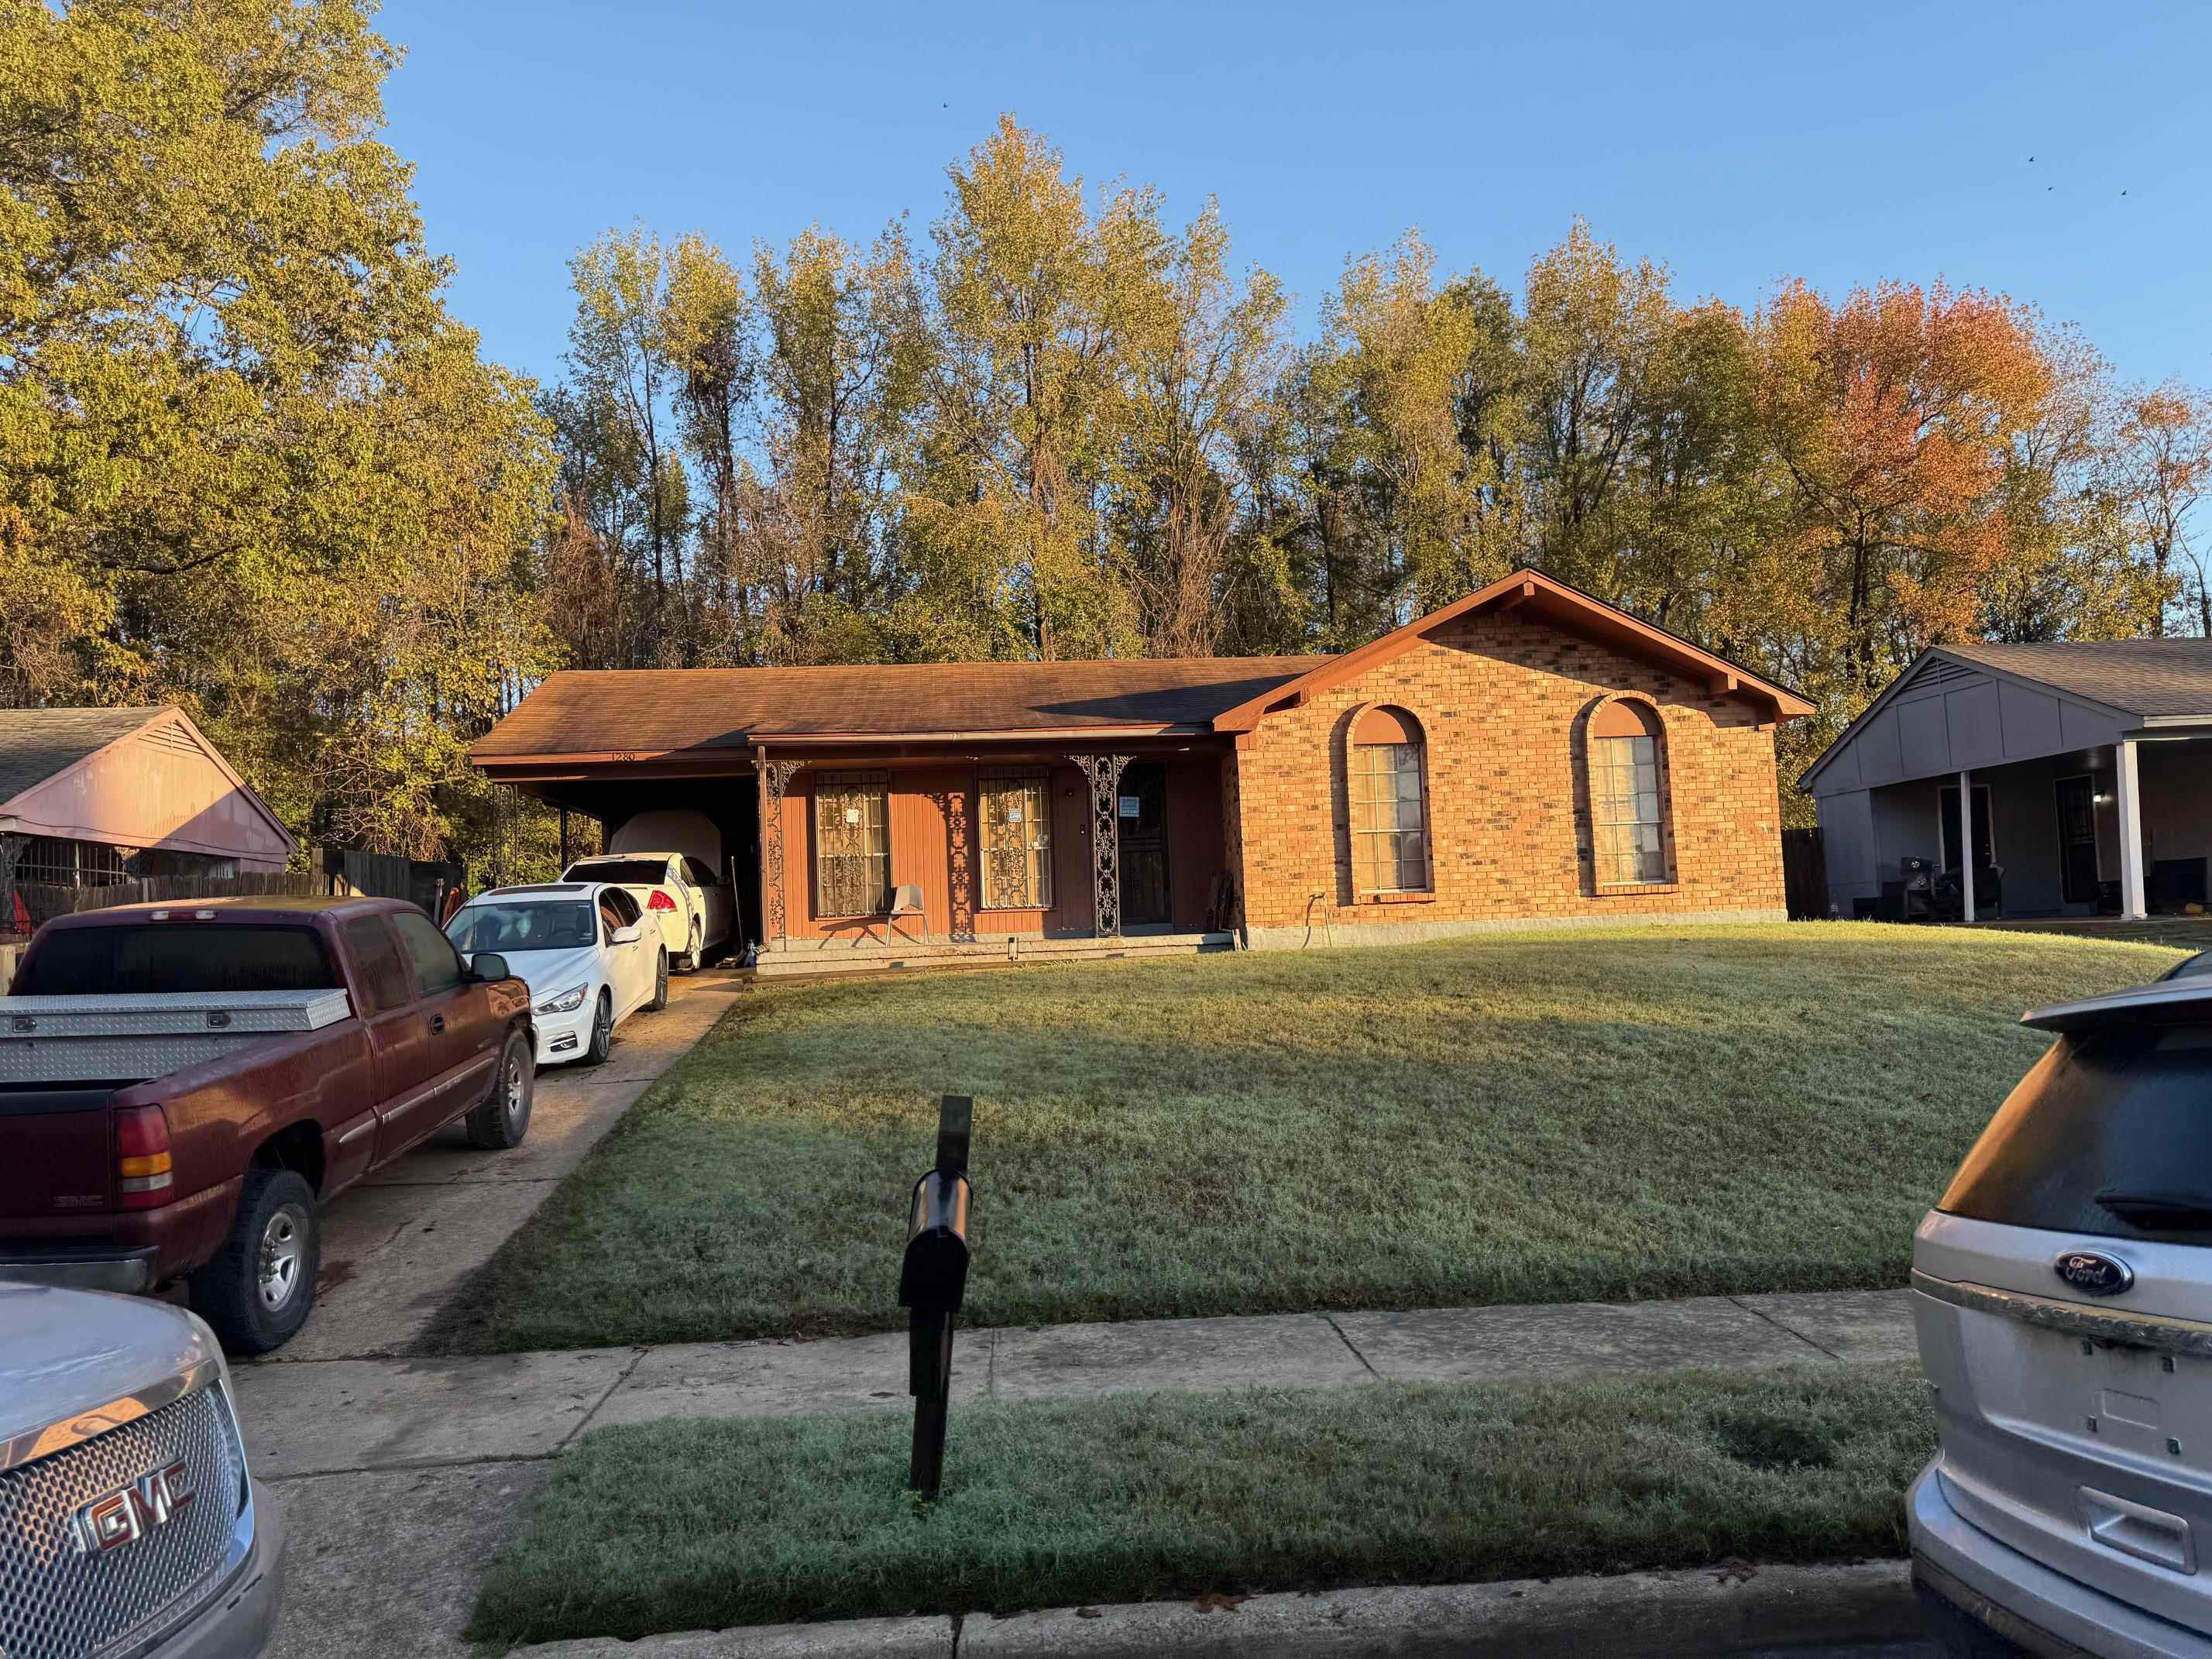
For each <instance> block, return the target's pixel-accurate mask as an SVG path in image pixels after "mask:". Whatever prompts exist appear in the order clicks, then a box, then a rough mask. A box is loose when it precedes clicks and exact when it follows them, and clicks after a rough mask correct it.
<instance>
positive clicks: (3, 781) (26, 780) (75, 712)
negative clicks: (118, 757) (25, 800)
mask: <svg viewBox="0 0 2212 1659" xmlns="http://www.w3.org/2000/svg"><path fill="white" fill-rule="evenodd" d="M164 712H165V711H164V710H162V709H161V708H0V805H6V804H7V803H8V802H9V801H11V800H13V799H15V797H16V796H18V795H20V794H21V793H23V792H24V791H25V790H26V789H31V788H35V787H37V786H38V785H40V784H42V783H44V782H45V781H46V780H47V779H48V778H50V777H52V776H53V775H54V774H55V773H57V772H60V771H64V770H65V769H68V768H70V767H72V766H74V765H76V763H78V762H79V761H81V760H82V759H83V758H84V757H86V756H87V755H89V754H91V753H93V752H94V750H100V749H105V748H106V747H107V745H108V744H111V743H113V742H115V741H116V740H117V739H118V738H127V737H129V736H130V735H131V733H132V732H136V731H137V729H138V728H139V727H140V726H143V725H145V724H146V722H147V721H149V720H152V719H154V717H155V716H156V715H157V714H162V713H164Z"/></svg>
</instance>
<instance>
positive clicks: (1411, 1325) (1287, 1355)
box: [236, 1291, 1914, 1480]
mask: <svg viewBox="0 0 2212 1659" xmlns="http://www.w3.org/2000/svg"><path fill="white" fill-rule="evenodd" d="M1913 1352H1914V1346H1913V1337H1912V1322H1911V1314H1910V1312H1909V1310H1908V1306H1907V1292H1905V1291H1836V1292H1826V1293H1817V1294H1806V1295H1774V1296H1745V1297H1693V1298H1691V1299H1689V1300H1686V1301H1680V1302H1638V1303H1626V1304H1613V1303H1595V1302H1584V1303H1563V1304H1549V1305H1541V1306H1534V1307H1489V1308H1437V1309H1427V1310H1419V1311H1415V1312H1410V1313H1347V1314H1330V1315H1322V1314H1281V1315H1273V1316H1264V1317H1255V1318H1228V1319H1176V1320H1154V1321H1142V1322H1129V1323H1123V1324H1107V1325H1059V1326H1048V1327H1041V1328H1040V1327H1031V1328H1010V1329H1000V1330H975V1331H963V1332H962V1333H961V1334H960V1338H959V1340H958V1345H957V1348H956V1350H955V1355H954V1392H953V1398H954V1403H955V1404H956V1405H957V1404H972V1403H974V1402H975V1401H984V1400H992V1401H1022V1400H1083V1399H1093V1398H1097V1397H1099V1396H1102V1395H1114V1394H1139V1393H1151V1392H1154V1391H1158V1390H1171V1391H1176V1392H1188V1393H1200V1394H1213V1393H1225V1392H1231V1391H1235V1390H1238V1389H1260V1388H1266V1389H1354V1388H1365V1387H1369V1386H1371V1385H1372V1384H1374V1383H1376V1382H1379V1381H1388V1382H1401V1383H1502V1382H1510V1381H1514V1380H1516V1379H1526V1378H1543V1377H1563V1376H1590V1375H1597V1374H1607V1375H1614V1376H1620V1375H1649V1374H1652V1373H1656V1372H1662V1371H1670V1370H1696V1369H1700V1368H1718V1369H1723V1370H1761V1369H1765V1368H1767V1367H1770V1366H1775V1365H1791V1364H1855V1363H1868V1362H1872V1361H1877V1360H1885V1359H1906V1358H1911V1357H1912V1355H1913ZM906 1364H907V1359H906V1338H905V1336H904V1335H903V1334H884V1335H880V1336H861V1337H850V1338H843V1339H839V1340H829V1341H821V1342H783V1341H765V1342H719V1343H684V1344H679V1345H676V1346H668V1347H655V1348H584V1349H572V1350H567V1351H560V1352H539V1353H520V1354H501V1355H494V1356H489V1357H484V1358H438V1359H330V1360H320V1361H316V1360H304V1361H296V1362H294V1363H290V1364H264V1365H253V1366H246V1367H241V1368H240V1370H238V1372H237V1373H236V1378H237V1387H238V1393H239V1401H240V1413H241V1415H242V1416H243V1417H244V1419H245V1423H246V1442H247V1449H248V1450H249V1452H250V1454H251V1455H252V1464H253V1469H254V1473H255V1474H258V1475H259V1476H261V1477H262V1478H263V1479H264V1480H296V1479H299V1478H300V1477H302V1476H307V1475H318V1474H340V1473H356V1472H358V1473H386V1472H392V1471H403V1470H421V1469H435V1468H443V1467H451V1466H455V1465H467V1464H483V1463H489V1462H510V1461H514V1460H525V1459H534V1458H544V1457H548V1456H550V1455H553V1454H554V1453H556V1452H558V1451H559V1450H560V1449H562V1447H564V1446H566V1445H568V1444H569V1443H571V1442H573V1441H574V1439H575V1437H577V1436H578V1435H580V1434H583V1433H586V1432H587V1431H590V1430H592V1429H595V1428H602V1427H605V1426H607V1425H611V1424H618V1423H647V1422H653V1421H657V1420H659V1419H665V1418H673V1417H701V1418H732V1417H781V1416H789V1415H794V1414H797V1413H806V1412H823V1411H872V1410H894V1411H903V1410H906V1409H907V1408H908V1403H909V1402H908V1399H907V1395H906Z"/></svg>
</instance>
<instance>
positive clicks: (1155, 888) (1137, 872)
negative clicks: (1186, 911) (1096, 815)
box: [1115, 761, 1169, 927]
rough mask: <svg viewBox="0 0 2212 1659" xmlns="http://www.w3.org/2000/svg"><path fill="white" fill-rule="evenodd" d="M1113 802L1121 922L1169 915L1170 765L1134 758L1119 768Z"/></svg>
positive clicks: (1142, 921)
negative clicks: (1117, 797) (1117, 835)
mask: <svg viewBox="0 0 2212 1659" xmlns="http://www.w3.org/2000/svg"><path fill="white" fill-rule="evenodd" d="M1115 808H1116V811H1117V814H1118V821H1119V823H1120V824H1121V925H1122V926H1123V927H1142V926H1144V925H1145V924H1146V923H1151V922H1164V921H1167V920H1168V919H1169V910H1168V771H1167V768H1165V767H1164V766H1162V765H1161V764H1160V763H1158V762H1157V761H1133V762H1132V763H1130V765H1129V767H1128V769H1127V770H1126V771H1124V772H1123V773H1122V774H1121V799H1120V800H1118V801H1117V802H1116V803H1115Z"/></svg>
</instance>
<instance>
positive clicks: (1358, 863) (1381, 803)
mask: <svg viewBox="0 0 2212 1659" xmlns="http://www.w3.org/2000/svg"><path fill="white" fill-rule="evenodd" d="M1351 783H1352V864H1353V869H1354V872H1355V874H1356V876H1357V878H1358V884H1359V890H1360V891H1362V892H1364V893H1395V892H1424V891H1426V890H1427V888H1428V885H1429V817H1428V806H1427V803H1426V802H1425V800H1424V799H1422V793H1421V744H1419V743H1418V742H1413V743H1355V744H1352V778H1351Z"/></svg>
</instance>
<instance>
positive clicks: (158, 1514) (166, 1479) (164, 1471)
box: [70, 1458, 192, 1555]
mask: <svg viewBox="0 0 2212 1659" xmlns="http://www.w3.org/2000/svg"><path fill="white" fill-rule="evenodd" d="M191 1501H192V1489H191V1473H190V1471H189V1470H187V1469H186V1468H185V1463H184V1460H183V1459H182V1458H179V1459H178V1460H177V1461H176V1462H173V1463H172V1464H170V1465H169V1466H168V1467H167V1468H160V1469H155V1471H154V1472H153V1473H152V1474H142V1475H140V1476H139V1477H138V1478H137V1480H133V1481H132V1482H131V1484H130V1485H129V1486H125V1487H124V1488H123V1489H122V1490H121V1491H119V1492H109V1493H108V1494H107V1496H106V1497H105V1498H94V1499H93V1500H92V1502H90V1503H89V1504H85V1505H84V1506H83V1507H82V1508H81V1509H79V1510H77V1511H76V1513H75V1514H73V1515H71V1516H70V1537H71V1538H73V1539H74V1540H75V1541H76V1547H77V1549H78V1551H79V1553H82V1554H85V1555H102V1554H105V1553H106V1552H107V1551H109V1550H112V1549H120V1548H121V1547H123V1546H124V1545H125V1544H135V1543H137V1541H139V1540H140V1539H142V1538H143V1537H144V1536H145V1535H146V1534H148V1533H149V1532H151V1531H153V1530H154V1528H156V1527H158V1526H161V1525H162V1524H163V1523H164V1522H167V1521H168V1520H169V1519H170V1518H171V1517H172V1516H174V1515H175V1514H176V1513H177V1511H178V1510H181V1509H183V1508H184V1507H185V1504H189V1503H191Z"/></svg>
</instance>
